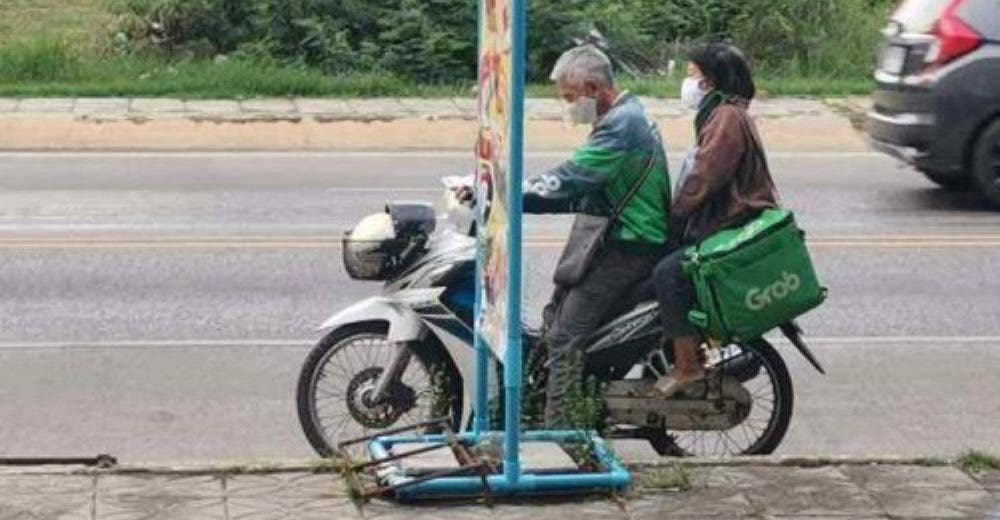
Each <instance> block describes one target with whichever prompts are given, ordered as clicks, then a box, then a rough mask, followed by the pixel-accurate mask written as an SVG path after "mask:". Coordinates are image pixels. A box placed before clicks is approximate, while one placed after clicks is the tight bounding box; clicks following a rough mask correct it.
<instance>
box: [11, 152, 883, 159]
mask: <svg viewBox="0 0 1000 520" xmlns="http://www.w3.org/2000/svg"><path fill="white" fill-rule="evenodd" d="M569 153H571V150H563V151H558V150H550V151H533V152H526V153H525V157H528V158H538V159H546V158H549V159H558V158H565V157H567V156H568V154H569ZM667 153H668V154H669V155H672V156H683V155H684V154H685V153H687V151H686V150H669V151H668V152H667ZM767 155H768V157H772V158H775V159H799V158H801V159H874V158H884V157H885V155H883V154H880V153H876V152H834V151H801V152H796V151H774V152H769V153H768V154H767ZM156 158H166V159H303V158H308V159H470V160H472V159H473V158H474V156H473V155H472V153H471V152H468V151H464V150H427V151H420V150H412V151H411V150H387V151H374V150H373V151H327V152H319V151H302V152H282V151H274V152H268V151H247V152H240V151H218V152H215V151H204V152H191V151H146V152H126V151H121V152H114V151H110V152H107V151H93V152H88V151H66V152H59V151H44V152H0V159H156Z"/></svg>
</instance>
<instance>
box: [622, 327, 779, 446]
mask: <svg viewBox="0 0 1000 520" xmlns="http://www.w3.org/2000/svg"><path fill="white" fill-rule="evenodd" d="M745 356H750V357H749V358H747V357H745ZM758 364H759V365H760V369H759V370H757V371H756V373H753V372H752V370H751V369H749V368H748V367H755V366H757V365H758ZM716 367H718V368H719V370H721V371H723V372H724V373H726V374H729V375H732V376H733V377H737V378H738V379H740V380H741V381H742V382H743V384H744V386H745V387H746V388H747V390H748V391H749V392H750V394H751V395H752V396H753V398H754V401H753V408H752V409H751V411H750V415H749V416H748V417H747V418H746V419H744V421H743V422H742V423H740V424H739V425H737V426H736V427H734V428H732V429H730V430H727V431H697V432H690V431H684V432H679V431H670V430H669V429H651V428H642V429H641V430H640V431H639V432H637V435H636V437H641V438H645V439H647V440H648V441H649V443H650V445H651V446H652V447H653V449H654V450H656V452H657V453H659V454H660V455H663V456H671V457H710V458H719V457H730V456H736V455H767V454H770V453H773V452H774V450H776V449H777V448H778V446H779V445H780V444H781V441H782V440H783V439H784V438H785V433H787V431H788V426H789V424H790V423H791V420H792V409H793V407H794V403H795V395H794V389H793V386H792V378H791V375H790V374H789V373H788V367H787V366H786V365H785V361H784V360H783V359H782V358H781V355H780V354H778V351H777V350H775V349H774V347H773V346H772V345H771V344H770V343H768V342H767V341H766V340H763V339H760V340H757V341H754V342H752V343H749V344H746V345H739V346H737V345H734V346H730V347H726V349H723V356H722V359H721V361H720V362H718V363H717V364H716ZM748 370H751V372H750V373H748ZM757 425H759V426H761V428H760V430H759V432H758V431H757V430H755V429H754V427H755V426H757Z"/></svg>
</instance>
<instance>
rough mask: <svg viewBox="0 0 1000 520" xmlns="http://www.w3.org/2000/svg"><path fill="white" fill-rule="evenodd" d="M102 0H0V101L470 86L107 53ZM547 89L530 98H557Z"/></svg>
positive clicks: (671, 89) (766, 85)
mask: <svg viewBox="0 0 1000 520" xmlns="http://www.w3.org/2000/svg"><path fill="white" fill-rule="evenodd" d="M107 1H108V0H0V96H12V97H55V96H98V97H100V96H142V97H183V98H251V97H271V96H274V97H284V96H309V97H313V96H314V97H447V96H464V97H471V96H472V82H471V81H470V82H468V83H464V84H420V83H417V82H414V81H408V80H403V79H400V78H398V77H396V76H393V75H391V74H379V73H355V74H342V75H329V74H324V73H322V72H320V71H317V70H314V69H309V68H306V67H297V66H289V65H281V64H275V63H260V62H248V61H239V60H227V61H222V62H215V61H213V60H208V59H201V60H180V61H178V60H169V59H167V58H165V57H163V56H156V55H131V54H121V53H118V52H116V51H115V50H113V47H114V45H113V43H112V40H113V38H112V36H111V34H112V32H113V31H112V27H113V26H114V24H113V21H114V17H113V16H112V15H110V14H109V13H108V11H107V9H106V6H107ZM680 81H681V78H679V77H674V78H663V77H656V78H644V79H638V80H636V79H625V80H623V81H622V85H623V86H624V87H625V88H628V89H629V90H630V91H632V92H633V93H635V94H638V95H642V96H655V97H676V96H677V95H678V93H679V92H680ZM759 85H760V90H761V93H762V95H764V96H785V95H791V96H841V95H852V94H866V93H868V92H870V91H871V88H872V82H871V80H870V79H868V78H846V79H844V78H826V77H809V78H802V77H795V76H791V75H787V74H768V73H767V71H764V72H763V74H762V75H761V78H760V81H759ZM554 94H555V90H554V88H553V87H552V86H551V85H548V84H542V85H531V86H529V87H528V95H529V96H534V97H550V96H554Z"/></svg>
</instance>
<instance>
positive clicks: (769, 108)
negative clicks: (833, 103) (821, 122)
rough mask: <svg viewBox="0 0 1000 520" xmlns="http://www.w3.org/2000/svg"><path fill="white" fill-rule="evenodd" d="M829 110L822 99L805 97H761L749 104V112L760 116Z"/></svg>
mask: <svg viewBox="0 0 1000 520" xmlns="http://www.w3.org/2000/svg"><path fill="white" fill-rule="evenodd" d="M829 112H830V109H829V108H827V106H826V105H824V104H823V102H822V101H818V100H815V99H806V98H781V99H774V100H763V99H762V100H757V101H754V102H753V103H752V104H751V105H750V113H751V114H752V115H755V116H762V117H792V116H815V115H821V114H826V113H829Z"/></svg>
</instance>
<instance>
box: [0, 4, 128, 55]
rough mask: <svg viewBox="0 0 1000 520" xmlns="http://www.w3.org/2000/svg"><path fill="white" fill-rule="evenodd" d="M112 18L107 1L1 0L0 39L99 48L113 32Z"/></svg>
mask: <svg viewBox="0 0 1000 520" xmlns="http://www.w3.org/2000/svg"><path fill="white" fill-rule="evenodd" d="M112 21H113V17H112V16H111V14H110V13H109V12H108V10H107V9H106V4H105V1H104V0H0V42H3V43H4V44H9V43H16V42H20V41H24V40H35V39H38V38H54V39H56V40H59V41H62V42H65V43H68V44H69V45H72V46H74V47H77V48H82V49H86V50H88V51H93V50H97V49H98V48H99V47H101V46H102V45H103V44H104V43H105V42H106V41H107V37H108V35H109V34H110V29H109V27H110V25H111V23H112Z"/></svg>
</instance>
